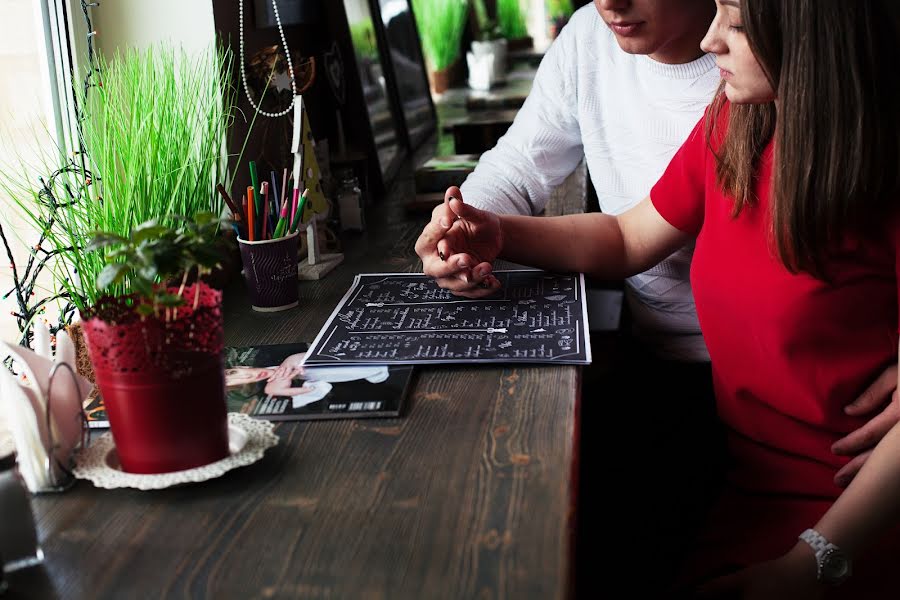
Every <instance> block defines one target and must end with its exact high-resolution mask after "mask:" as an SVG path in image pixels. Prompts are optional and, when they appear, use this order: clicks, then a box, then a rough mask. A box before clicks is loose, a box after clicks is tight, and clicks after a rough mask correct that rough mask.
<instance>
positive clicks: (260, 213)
mask: <svg viewBox="0 0 900 600" xmlns="http://www.w3.org/2000/svg"><path fill="white" fill-rule="evenodd" d="M250 183H252V184H253V195H254V196H256V199H257V200H260V202H257V208H256V223H257V225H259V232H258V233H259V239H262V231H263V228H262V225H263V219H265V218H266V212H265V211H266V207H265V204H264V203H263V202H261V200H262V194H260V193H259V192H260V190H259V174H258V173H257V172H256V161H253V160H251V161H250Z"/></svg>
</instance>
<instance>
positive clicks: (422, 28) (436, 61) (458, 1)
mask: <svg viewBox="0 0 900 600" xmlns="http://www.w3.org/2000/svg"><path fill="white" fill-rule="evenodd" d="M412 5H413V13H414V14H415V16H416V24H417V25H418V28H419V36H420V37H421V40H422V51H423V53H424V54H425V60H426V61H428V66H429V67H430V68H431V69H432V70H434V71H440V70H441V69H446V68H447V67H449V66H451V65H452V64H453V63H454V62H455V61H456V60H457V59H458V58H459V56H460V51H461V48H460V44H461V41H462V35H463V31H464V30H465V26H466V19H467V18H468V15H469V2H468V0H413V2H412Z"/></svg>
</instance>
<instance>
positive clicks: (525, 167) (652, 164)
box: [462, 4, 719, 361]
mask: <svg viewBox="0 0 900 600" xmlns="http://www.w3.org/2000/svg"><path fill="white" fill-rule="evenodd" d="M718 84H719V72H718V69H717V68H716V66H715V59H714V57H713V56H712V55H706V56H703V57H702V58H699V59H697V60H695V61H693V62H690V63H687V64H680V65H668V64H663V63H659V62H656V61H654V60H653V59H651V58H650V57H648V56H637V55H631V54H627V53H625V52H623V51H622V50H621V49H620V48H619V46H618V44H617V43H616V40H615V37H614V36H613V34H612V32H611V31H610V30H609V28H608V27H607V26H606V24H605V23H604V22H603V20H602V19H601V18H600V15H599V14H598V13H597V10H596V9H595V8H594V6H593V4H588V5H587V6H585V7H583V8H581V9H580V10H578V11H577V12H576V13H575V15H574V16H573V17H572V19H571V20H570V22H569V24H568V25H566V27H565V28H563V30H562V33H561V34H560V36H559V38H558V39H557V40H556V41H555V42H554V43H553V45H552V46H551V47H550V49H549V50H548V51H547V54H546V56H545V57H544V59H543V61H542V62H541V66H540V68H539V69H538V72H537V75H536V77H535V80H534V86H533V88H532V91H531V94H529V96H528V99H527V100H526V102H525V104H524V106H522V109H521V110H520V111H519V113H518V115H517V116H516V119H515V122H514V123H513V124H512V126H511V127H510V129H509V131H508V132H507V134H506V135H505V136H503V138H501V139H500V141H499V142H498V143H497V146H496V147H495V148H494V149H492V150H490V151H489V152H486V153H485V154H483V155H482V157H481V160H480V161H479V163H478V167H477V168H476V169H475V171H474V172H473V173H472V174H471V175H470V176H469V177H468V178H467V179H466V181H465V183H464V184H463V185H462V193H463V198H464V199H465V201H466V202H467V203H470V204H472V205H474V206H477V207H479V208H482V209H486V210H491V211H494V212H497V213H507V214H537V213H540V212H541V211H543V209H544V205H545V204H546V202H547V199H548V198H549V197H550V193H551V191H552V190H553V188H554V187H556V186H558V185H559V184H560V183H562V181H563V180H564V179H565V178H566V177H567V176H568V175H569V174H570V173H571V172H572V171H573V170H574V169H575V168H576V167H577V166H578V164H579V163H580V162H581V160H582V158H586V159H587V165H588V170H589V172H590V175H591V180H592V181H593V184H594V188H595V189H596V190H597V195H598V197H599V201H600V208H601V210H603V212H606V213H610V214H619V213H621V212H624V211H625V210H627V209H629V208H631V207H632V206H634V205H635V204H637V203H638V202H640V201H641V200H642V199H644V198H645V197H646V196H647V195H648V194H649V193H650V188H651V187H652V186H653V184H654V183H656V180H657V179H658V178H659V177H660V176H661V175H662V173H663V171H665V168H666V166H667V165H668V164H669V160H670V159H671V158H672V156H673V155H674V154H675V152H676V151H677V150H678V148H679V147H680V146H681V144H682V142H684V140H685V139H687V136H688V134H689V133H690V131H691V129H692V128H693V127H694V125H696V123H697V121H698V120H699V119H700V117H701V116H702V114H703V110H704V108H705V107H706V106H707V105H708V104H709V103H710V101H711V100H712V97H713V94H714V92H715V89H716V87H717V86H718ZM691 251H692V248H684V249H682V250H680V251H678V252H676V253H675V254H673V255H672V256H671V257H669V258H668V259H666V260H665V261H664V262H663V263H662V264H660V265H659V266H657V267H655V268H653V269H651V270H650V271H647V272H645V273H642V274H640V275H637V276H635V277H632V278H630V279H629V280H628V282H627V283H628V285H627V286H626V291H627V296H628V300H629V304H630V307H631V309H632V312H633V314H634V317H635V322H636V326H637V332H638V334H639V335H640V336H641V337H642V338H644V339H645V340H646V341H648V342H649V343H650V344H651V346H652V347H653V348H655V349H656V350H657V353H658V354H660V356H662V357H664V358H669V359H678V360H692V361H704V360H709V355H708V354H707V352H706V347H705V345H704V344H703V340H702V338H701V336H700V327H699V325H698V323H697V314H696V310H695V308H694V301H693V296H692V295H691V289H690V283H689V279H688V276H689V267H690V259H691Z"/></svg>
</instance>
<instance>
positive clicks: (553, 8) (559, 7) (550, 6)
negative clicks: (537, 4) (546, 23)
mask: <svg viewBox="0 0 900 600" xmlns="http://www.w3.org/2000/svg"><path fill="white" fill-rule="evenodd" d="M545 6H546V7H547V18H548V19H551V20H553V19H568V18H569V17H571V16H572V14H573V13H574V12H575V9H574V7H573V6H572V0H546V4H545Z"/></svg>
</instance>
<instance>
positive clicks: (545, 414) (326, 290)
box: [7, 168, 580, 599]
mask: <svg viewBox="0 0 900 600" xmlns="http://www.w3.org/2000/svg"><path fill="white" fill-rule="evenodd" d="M412 193H413V181H412V171H411V169H410V168H406V169H404V171H403V172H402V173H401V176H400V178H399V180H398V181H397V182H395V184H394V186H393V189H392V191H391V192H390V194H389V197H388V198H387V199H386V200H385V201H383V202H381V203H379V204H377V205H375V206H372V207H370V210H369V215H370V218H369V220H368V222H369V231H368V232H367V233H365V234H361V235H359V236H358V237H356V238H354V239H351V240H349V241H347V243H346V244H345V253H346V261H345V263H344V264H343V265H342V266H341V267H339V269H338V270H337V271H335V272H333V273H332V274H330V275H329V276H328V277H327V278H326V279H324V280H322V281H319V282H301V284H300V306H299V307H298V308H295V309H292V310H290V311H286V312H282V313H275V314H262V313H255V312H253V311H251V310H249V309H248V303H247V300H246V298H245V297H244V295H243V287H242V285H241V283H240V282H236V285H232V286H231V287H230V288H229V289H228V293H227V294H226V306H225V312H226V315H225V319H226V341H227V343H228V344H230V345H249V344H256V343H285V342H295V341H311V340H312V339H313V337H314V336H315V334H316V333H317V331H318V330H319V328H320V327H321V326H322V325H323V323H324V321H325V320H326V318H327V317H328V315H329V314H330V313H331V311H332V310H333V308H334V306H335V305H336V303H337V302H338V301H339V299H340V298H341V296H342V295H343V294H344V292H345V291H346V290H347V288H348V287H349V285H350V283H351V281H352V278H353V276H354V275H355V274H356V273H358V272H375V271H407V272H413V271H418V270H420V268H421V265H420V263H419V261H418V260H417V257H416V256H415V254H414V253H413V251H412V246H413V243H414V242H415V239H416V237H417V236H418V234H419V232H420V230H421V227H422V225H423V222H420V221H410V220H409V217H407V215H406V214H405V213H404V211H403V202H402V201H403V199H404V198H405V197H406V196H407V195H409V194H412ZM573 208H577V201H576V202H575V204H574V206H573ZM563 212H565V211H563ZM416 218H417V219H419V220H421V219H422V218H423V217H416ZM579 384H580V370H579V369H578V368H577V367H573V366H552V367H551V366H546V367H545V366H509V367H506V368H501V367H484V366H480V367H475V366H473V367H468V366H447V367H423V368H419V369H417V374H416V375H415V381H414V384H413V392H412V398H411V402H410V404H409V407H408V412H407V414H406V416H405V417H403V418H399V419H378V420H362V419H360V420H335V421H319V422H298V423H283V424H280V425H278V426H277V427H276V432H277V434H278V435H279V436H280V438H281V440H280V443H279V444H278V446H277V447H275V448H272V449H270V450H269V451H267V453H266V455H265V457H264V458H263V459H262V460H261V461H259V462H257V463H255V464H253V465H251V466H248V467H244V468H241V469H237V470H234V471H231V472H229V473H226V474H225V475H224V476H222V477H220V478H217V479H214V480H211V481H207V482H204V483H198V484H193V485H186V486H182V487H178V488H170V489H166V490H161V491H154V492H141V491H136V490H101V489H97V488H94V487H93V486H92V485H91V484H90V483H87V482H84V481H79V482H77V483H76V485H75V486H74V487H73V488H72V489H70V490H69V491H67V492H65V493H63V494H58V495H42V496H39V497H35V498H34V499H33V501H32V507H33V510H34V512H35V516H36V519H37V522H38V528H39V537H40V539H41V542H42V547H43V551H44V553H45V555H46V559H45V563H44V565H43V566H41V567H38V568H34V569H30V570H28V571H23V572H18V573H15V574H13V575H12V576H10V577H9V579H10V583H11V589H10V591H9V592H8V596H7V597H9V598H73V599H74V598H91V599H100V598H162V597H173V598H174V597H177V598H217V599H218V598H301V597H302V598H391V599H393V598H445V597H446V598H475V597H479V598H493V597H503V598H541V599H544V598H561V597H566V596H569V595H571V591H572V587H571V586H572V565H573V557H572V551H573V537H574V510H575V501H574V499H575V494H574V491H575V477H574V474H575V473H576V472H577V469H576V448H577V439H576V438H577V421H578V415H579V403H580V394H579V389H580V385H579ZM173 418H177V416H173Z"/></svg>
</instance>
